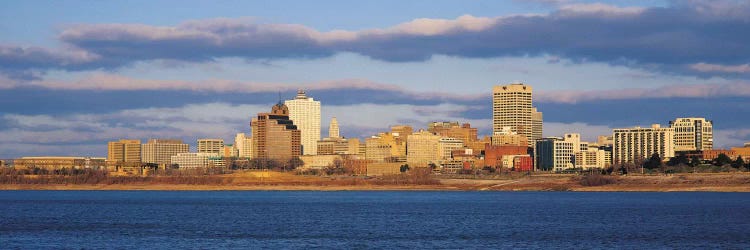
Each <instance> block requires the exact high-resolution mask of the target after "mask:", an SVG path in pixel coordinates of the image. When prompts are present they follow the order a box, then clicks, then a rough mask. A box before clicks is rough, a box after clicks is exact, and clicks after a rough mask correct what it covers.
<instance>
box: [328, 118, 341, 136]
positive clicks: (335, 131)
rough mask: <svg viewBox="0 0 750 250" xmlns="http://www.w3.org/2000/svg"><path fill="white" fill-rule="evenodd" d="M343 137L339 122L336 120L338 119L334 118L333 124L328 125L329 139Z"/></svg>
mask: <svg viewBox="0 0 750 250" xmlns="http://www.w3.org/2000/svg"><path fill="white" fill-rule="evenodd" d="M339 137H341V135H340V134H339V122H338V121H337V120H336V117H335V116H334V117H333V118H331V124H330V125H328V138H339Z"/></svg>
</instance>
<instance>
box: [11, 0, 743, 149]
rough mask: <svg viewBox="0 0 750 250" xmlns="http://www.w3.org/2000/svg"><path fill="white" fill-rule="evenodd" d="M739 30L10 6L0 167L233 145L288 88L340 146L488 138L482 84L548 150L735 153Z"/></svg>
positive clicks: (604, 15) (703, 18) (437, 14)
mask: <svg viewBox="0 0 750 250" xmlns="http://www.w3.org/2000/svg"><path fill="white" fill-rule="evenodd" d="M747 30H750V4H749V3H747V2H745V1H735V0H720V1H699V0H689V1H624V0H623V1H575V0H535V1H520V0H514V1H510V0H509V1H368V2H355V1H127V2H114V1H64V2H60V1H5V2H2V3H0V158H10V157H18V156H26V155H90V156H103V155H105V154H106V146H105V144H106V141H108V140H114V139H119V138H137V139H142V140H146V139H148V138H152V137H170V138H181V139H184V140H185V141H187V142H189V143H194V142H195V140H196V139H197V138H205V137H218V138H224V139H225V140H230V139H231V138H233V135H234V134H235V133H237V132H246V133H247V132H249V126H248V123H249V120H250V117H252V116H253V115H254V114H255V113H258V112H264V111H266V110H267V109H268V108H269V107H270V105H271V104H272V103H274V102H275V101H276V99H277V94H276V93H277V92H279V91H280V92H281V93H282V95H284V96H285V97H287V98H291V97H292V96H293V94H294V92H295V90H296V89H297V88H305V89H308V90H309V91H308V92H309V93H310V95H311V96H313V97H314V98H316V99H318V100H321V102H322V103H323V119H324V121H323V124H324V125H327V123H328V119H330V117H331V116H336V117H338V120H339V123H340V125H341V127H342V132H343V135H344V136H347V137H363V136H368V135H371V134H374V133H376V132H378V131H384V130H386V129H387V127H388V126H389V125H394V124H399V123H406V124H410V125H413V126H414V127H416V128H421V127H425V126H426V123H427V122H429V121H436V120H456V121H461V122H471V123H472V124H473V125H474V126H476V127H479V128H480V133H484V134H488V133H489V128H490V127H491V124H490V111H489V107H490V99H489V92H490V91H491V88H492V86H493V85H496V84H505V83H510V82H516V81H521V82H525V83H527V84H530V85H532V86H533V87H534V89H535V97H534V98H535V102H536V105H537V106H539V108H540V109H541V111H542V112H544V114H545V131H544V134H545V135H546V136H556V135H561V134H562V133H566V132H578V133H582V134H583V137H584V138H586V139H589V140H593V139H594V138H595V137H596V136H598V135H603V134H609V133H611V129H612V128H617V127H631V126H637V125H641V126H643V125H648V124H651V123H661V124H667V123H668V121H669V120H672V119H674V118H676V117H688V116H697V117H706V118H708V119H711V120H713V121H714V123H715V128H716V131H717V133H716V145H718V146H719V147H729V146H737V145H741V143H743V142H745V141H750V128H748V127H747V126H746V125H745V124H746V122H747V121H748V119H749V118H748V117H750V108H749V107H750V105H748V104H750V101H748V100H750V98H748V97H750V82H748V78H750V46H748V45H747V44H750V43H749V42H750V34H748V33H747V32H746V31H747ZM324 132H325V129H324Z"/></svg>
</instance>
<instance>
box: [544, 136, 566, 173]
mask: <svg viewBox="0 0 750 250" xmlns="http://www.w3.org/2000/svg"><path fill="white" fill-rule="evenodd" d="M574 147H575V146H574V143H573V142H571V141H565V140H563V139H562V138H557V137H548V138H542V139H541V140H538V141H537V142H536V151H535V152H534V153H535V155H536V157H535V158H536V162H537V164H536V166H537V169H539V170H544V171H555V172H560V171H563V170H566V169H569V168H573V167H574V165H573V160H574V157H575V154H574V153H573V149H574Z"/></svg>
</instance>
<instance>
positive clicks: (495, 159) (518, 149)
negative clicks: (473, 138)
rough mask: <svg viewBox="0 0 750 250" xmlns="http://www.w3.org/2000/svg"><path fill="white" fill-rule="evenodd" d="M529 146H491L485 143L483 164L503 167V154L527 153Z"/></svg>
mask: <svg viewBox="0 0 750 250" xmlns="http://www.w3.org/2000/svg"><path fill="white" fill-rule="evenodd" d="M528 150H529V148H528V147H526V146H493V145H486V146H485V148H484V166H487V167H493V168H501V167H503V156H505V155H528Z"/></svg>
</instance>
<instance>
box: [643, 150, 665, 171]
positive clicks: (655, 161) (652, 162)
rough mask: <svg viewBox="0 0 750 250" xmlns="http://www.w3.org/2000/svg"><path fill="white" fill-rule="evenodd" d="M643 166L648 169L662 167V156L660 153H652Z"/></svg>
mask: <svg viewBox="0 0 750 250" xmlns="http://www.w3.org/2000/svg"><path fill="white" fill-rule="evenodd" d="M643 167H644V168H646V169H655V168H659V167H661V157H660V156H659V154H658V153H655V154H653V155H651V157H649V158H648V160H646V162H644V163H643Z"/></svg>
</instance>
